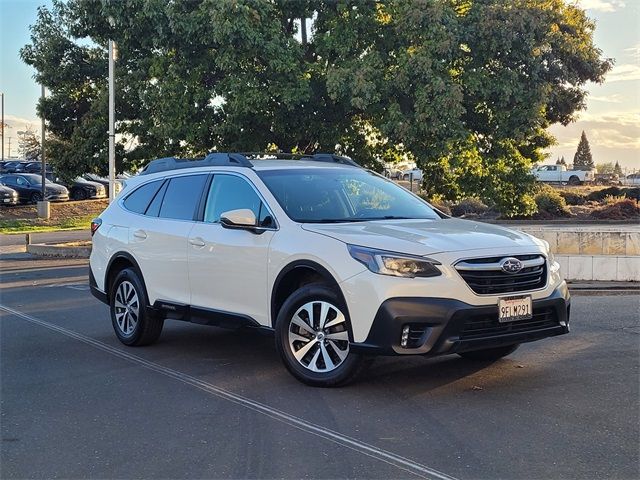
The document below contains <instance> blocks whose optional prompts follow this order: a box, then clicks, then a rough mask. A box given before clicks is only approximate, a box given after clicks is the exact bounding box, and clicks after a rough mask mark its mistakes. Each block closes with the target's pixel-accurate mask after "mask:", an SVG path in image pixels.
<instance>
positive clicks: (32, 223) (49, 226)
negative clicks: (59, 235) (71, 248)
mask: <svg viewBox="0 0 640 480" xmlns="http://www.w3.org/2000/svg"><path fill="white" fill-rule="evenodd" d="M95 217H96V215H95V214H90V215H83V216H81V217H72V218H63V219H59V220H55V221H54V220H43V219H41V218H34V219H16V220H0V233H5V234H9V233H41V232H56V231H60V230H83V229H85V228H86V229H87V230H88V229H89V228H90V225H91V220H92V219H93V218H95Z"/></svg>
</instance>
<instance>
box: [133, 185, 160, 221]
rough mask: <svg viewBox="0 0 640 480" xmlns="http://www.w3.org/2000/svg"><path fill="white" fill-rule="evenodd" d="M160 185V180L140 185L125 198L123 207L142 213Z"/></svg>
mask: <svg viewBox="0 0 640 480" xmlns="http://www.w3.org/2000/svg"><path fill="white" fill-rule="evenodd" d="M160 185H162V180H157V181H155V182H149V183H146V184H144V185H142V186H141V187H140V188H138V189H136V190H134V192H133V193H132V194H131V195H129V196H128V197H127V198H126V199H125V201H124V207H125V208H126V209H127V210H129V211H131V212H134V213H144V212H145V211H146V210H147V207H148V206H149V202H151V200H152V199H153V196H154V195H155V194H156V192H157V191H158V189H159V188H160Z"/></svg>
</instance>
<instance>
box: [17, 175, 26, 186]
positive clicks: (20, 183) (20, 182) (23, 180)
mask: <svg viewBox="0 0 640 480" xmlns="http://www.w3.org/2000/svg"><path fill="white" fill-rule="evenodd" d="M16 183H17V184H18V185H26V184H27V181H26V180H25V179H24V178H22V177H18V178H17V180H16Z"/></svg>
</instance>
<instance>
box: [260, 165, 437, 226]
mask: <svg viewBox="0 0 640 480" xmlns="http://www.w3.org/2000/svg"><path fill="white" fill-rule="evenodd" d="M257 173H258V175H259V176H260V178H262V181H263V182H264V183H265V185H266V186H267V188H268V189H269V190H270V191H271V193H272V194H273V196H274V197H276V200H278V203H279V204H280V206H281V207H282V208H283V209H284V211H285V212H286V213H287V215H288V216H289V217H290V218H291V219H292V220H294V221H296V222H302V223H340V222H363V221H369V220H389V219H436V218H440V217H439V216H438V214H437V213H436V212H435V211H434V210H433V209H432V208H430V207H429V205H428V204H427V203H425V202H423V201H422V200H420V199H419V198H417V197H415V196H414V195H412V194H411V193H409V192H408V191H407V190H405V189H404V188H402V187H399V186H398V185H396V184H395V183H393V182H392V181H389V180H387V179H385V178H382V177H379V176H378V175H375V174H373V173H371V172H368V171H366V170H361V169H355V168H353V169H351V168H344V169H342V168H341V169H335V168H327V169H313V170H311V169H292V170H265V171H259V172H257Z"/></svg>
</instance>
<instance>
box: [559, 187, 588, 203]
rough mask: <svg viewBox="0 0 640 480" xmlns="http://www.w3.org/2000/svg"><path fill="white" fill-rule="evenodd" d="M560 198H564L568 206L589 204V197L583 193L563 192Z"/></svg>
mask: <svg viewBox="0 0 640 480" xmlns="http://www.w3.org/2000/svg"><path fill="white" fill-rule="evenodd" d="M560 196H561V197H562V198H564V201H565V202H566V203H567V205H584V204H585V203H587V197H586V196H585V195H583V194H581V193H577V192H566V191H564V190H563V191H561V192H560Z"/></svg>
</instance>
